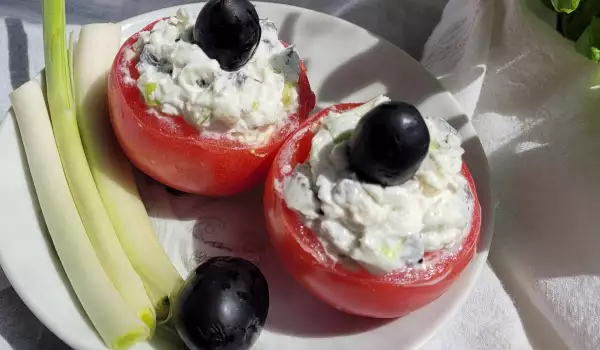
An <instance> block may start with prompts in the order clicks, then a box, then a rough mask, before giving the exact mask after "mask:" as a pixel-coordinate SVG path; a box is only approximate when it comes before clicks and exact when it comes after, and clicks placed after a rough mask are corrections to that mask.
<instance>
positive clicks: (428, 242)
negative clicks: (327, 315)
mask: <svg viewBox="0 0 600 350" xmlns="http://www.w3.org/2000/svg"><path fill="white" fill-rule="evenodd" d="M462 154H463V149H462V148H461V139H460V136H459V135H458V133H457V132H456V131H455V130H454V129H452V127H451V126H450V125H448V124H447V123H446V122H444V121H442V120H438V119H434V118H423V117H422V116H421V115H420V113H419V111H418V110H417V109H416V108H415V107H413V106H411V105H408V104H406V103H398V102H391V101H389V99H387V98H386V97H384V96H380V97H378V98H375V99H374V100H372V101H369V102H367V103H365V104H341V105H337V106H333V107H331V108H328V109H326V110H323V111H321V112H320V113H318V114H317V115H315V116H314V117H311V118H310V119H309V120H307V121H306V122H305V123H304V124H303V125H302V126H301V127H300V129H299V130H298V131H297V132H296V133H295V134H294V135H292V136H291V137H290V138H289V139H288V141H286V143H285V144H284V146H283V147H282V148H281V150H280V151H279V153H278V155H277V156H276V158H275V160H274V163H273V165H272V167H271V170H270V172H269V175H268V177H267V181H266V186H265V193H264V206H265V217H266V222H267V228H268V231H269V234H270V237H271V241H272V243H273V246H274V248H275V250H276V251H277V253H278V255H279V257H280V259H281V260H282V262H283V263H284V265H285V266H286V267H287V269H288V270H289V271H290V272H291V274H293V276H294V277H295V279H296V280H297V281H298V282H299V283H300V284H301V285H302V286H304V287H305V288H306V289H307V290H308V291H310V292H311V293H312V294H314V295H315V296H317V297H318V298H320V299H321V300H323V301H324V302H326V303H327V304H329V305H331V306H333V307H335V308H338V309H340V310H342V311H345V312H348V313H352V314H356V315H361V316H368V317H375V318H394V317H400V316H403V315H405V314H407V313H409V312H411V311H414V310H416V309H418V308H420V307H422V306H424V305H426V304H428V303H430V302H432V301H433V300H435V299H436V298H438V297H439V296H440V295H442V294H443V293H444V292H445V291H446V290H447V289H448V288H449V287H450V285H451V284H452V283H453V282H454V281H455V280H456V279H457V278H458V277H459V275H460V273H461V272H462V271H463V270H464V269H465V268H466V266H467V265H468V264H469V262H470V260H471V259H472V257H473V256H474V254H475V249H476V243H477V240H478V236H479V229H480V222H481V220H480V213H481V210H480V206H479V202H478V200H477V193H476V190H475V184H474V182H473V179H472V177H471V175H470V174H469V170H468V169H467V167H466V165H465V164H464V163H463V162H462Z"/></svg>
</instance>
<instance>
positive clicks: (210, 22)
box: [194, 0, 261, 71]
mask: <svg viewBox="0 0 600 350" xmlns="http://www.w3.org/2000/svg"><path fill="white" fill-rule="evenodd" d="M260 36H261V28H260V20H259V18H258V14H257V13H256V9H255V8H254V5H252V4H251V3H250V1H248V0H210V1H208V2H207V3H206V4H205V5H204V7H203V8H202V10H201V11H200V13H199V14H198V18H197V19H196V24H195V26H194V42H195V43H196V44H197V45H198V46H200V48H201V49H202V50H203V51H204V53H206V55H207V56H208V57H210V58H213V59H215V60H217V61H218V62H219V65H220V66H221V68H222V69H223V70H226V71H234V70H237V69H239V68H241V67H242V66H243V65H244V64H246V63H247V62H248V61H249V60H250V59H251V58H252V56H253V55H254V52H256V48H257V47H258V43H259V42H260Z"/></svg>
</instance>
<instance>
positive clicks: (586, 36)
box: [575, 17, 600, 63]
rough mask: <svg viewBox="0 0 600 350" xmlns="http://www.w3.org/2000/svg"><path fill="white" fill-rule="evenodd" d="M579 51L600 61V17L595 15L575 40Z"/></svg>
mask: <svg viewBox="0 0 600 350" xmlns="http://www.w3.org/2000/svg"><path fill="white" fill-rule="evenodd" d="M575 49H576V50H577V52H579V53H581V54H582V55H584V56H586V57H587V58H589V59H591V60H593V61H595V62H598V63H600V18H598V17H595V18H594V19H593V20H592V22H591V23H590V24H589V25H588V26H587V28H586V29H585V30H584V31H583V33H582V34H581V36H580V37H579V39H578V40H577V41H576V42H575Z"/></svg>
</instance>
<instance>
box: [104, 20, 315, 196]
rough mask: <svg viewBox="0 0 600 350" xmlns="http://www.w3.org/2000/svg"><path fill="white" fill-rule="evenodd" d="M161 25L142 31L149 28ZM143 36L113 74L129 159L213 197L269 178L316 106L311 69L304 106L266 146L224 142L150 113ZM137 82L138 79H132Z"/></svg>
mask: <svg viewBox="0 0 600 350" xmlns="http://www.w3.org/2000/svg"><path fill="white" fill-rule="evenodd" d="M155 23H156V22H154V23H152V24H150V25H148V26H146V27H145V28H144V29H143V30H150V29H151V28H152V27H153V26H154V24H155ZM138 36H139V33H136V34H134V35H133V36H132V37H130V38H129V39H128V40H127V41H126V42H125V43H124V44H123V46H122V47H121V49H120V50H119V52H118V54H117V56H116V58H115V60H114V62H113V66H112V69H111V72H110V75H109V78H108V79H109V85H108V86H109V88H108V97H109V104H110V114H111V121H112V126H113V129H114V131H115V134H116V136H117V139H118V140H119V143H120V145H121V147H122V148H123V150H124V152H125V154H126V155H127V157H128V158H129V159H130V160H131V162H132V163H133V164H134V165H135V166H136V167H138V168H139V169H140V170H142V171H143V172H144V173H146V174H147V175H149V176H151V177H153V178H154V179H156V180H157V181H159V182H162V183H163V184H165V185H168V186H170V187H173V188H175V189H178V190H181V191H185V192H190V193H196V194H203V195H212V196H225V195H232V194H236V193H239V192H241V191H244V190H246V189H248V188H251V187H253V186H254V185H256V184H258V183H259V182H260V181H262V180H264V178H265V176H266V174H267V172H268V170H269V166H270V165H271V163H272V161H273V158H274V157H275V155H276V154H277V151H278V150H279V148H280V147H281V145H282V144H283V142H284V141H285V139H286V138H287V137H288V136H289V135H290V134H291V133H292V132H293V131H294V130H295V129H296V128H297V127H298V125H300V123H301V122H302V121H304V120H305V119H306V118H307V117H308V114H309V113H310V111H311V110H312V109H313V108H314V106H315V95H314V93H313V92H312V90H311V89H310V84H309V82H308V77H307V75H306V69H305V67H304V65H303V64H302V63H301V68H302V70H301V74H300V80H299V83H298V88H297V91H298V97H299V107H298V109H297V111H296V113H294V114H291V115H289V116H288V119H287V120H286V122H285V125H283V126H282V127H280V128H279V129H278V130H276V131H275V132H274V133H273V135H272V137H271V139H270V140H269V141H268V142H267V143H266V144H264V145H261V146H258V147H251V146H248V145H247V144H244V143H241V142H238V141H233V140H229V139H225V138H219V139H216V138H209V137H205V136H201V135H200V132H199V131H198V130H197V129H196V128H194V127H193V126H191V125H189V124H188V123H186V122H185V121H184V119H183V118H182V117H180V116H169V115H165V114H163V113H160V112H158V111H156V110H150V109H149V108H148V106H147V105H146V103H145V101H144V98H143V96H142V94H141V93H140V92H139V90H138V88H137V86H136V84H135V80H137V78H138V77H139V73H138V70H137V68H136V64H137V62H138V60H139V59H138V58H137V57H134V58H132V59H128V58H130V57H131V56H132V54H133V51H131V50H132V48H133V44H134V43H135V42H136V41H137V39H138ZM132 79H133V80H132Z"/></svg>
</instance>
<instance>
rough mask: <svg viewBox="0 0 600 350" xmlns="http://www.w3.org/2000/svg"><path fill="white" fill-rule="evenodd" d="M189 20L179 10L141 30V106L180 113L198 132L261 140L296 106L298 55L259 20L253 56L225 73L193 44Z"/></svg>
mask: <svg viewBox="0 0 600 350" xmlns="http://www.w3.org/2000/svg"><path fill="white" fill-rule="evenodd" d="M193 24H194V23H193V19H191V18H190V16H189V15H188V13H187V12H186V11H184V10H182V9H180V10H178V11H177V14H176V15H175V16H173V17H170V18H168V19H166V20H161V21H159V22H158V23H156V25H155V26H154V27H153V28H152V30H151V31H142V32H140V34H139V38H138V41H137V42H136V44H135V46H134V48H135V51H136V52H137V54H138V56H139V58H140V60H139V63H138V64H137V69H138V71H139V73H140V77H139V79H138V80H137V87H138V89H139V90H140V92H141V93H142V95H144V98H145V100H146V104H147V105H148V106H149V107H150V108H157V109H159V110H160V111H162V112H163V113H165V114H168V115H172V116H173V117H178V116H183V118H185V120H186V122H187V123H189V124H191V125H193V126H194V127H196V128H197V129H198V130H199V131H201V132H202V133H206V134H212V135H213V136H215V135H216V136H222V135H225V136H227V137H231V138H235V139H239V140H242V141H244V142H249V143H251V142H255V141H258V142H260V141H264V140H265V138H267V137H268V136H269V134H270V133H271V132H272V131H273V130H274V129H276V128H277V126H278V125H279V124H280V123H282V122H284V121H285V119H286V117H287V116H288V114H289V113H291V112H294V111H295V110H296V108H297V106H298V94H297V91H296V86H295V84H296V82H297V81H298V74H299V72H300V67H299V57H298V54H297V53H296V52H295V50H294V48H293V47H291V48H287V49H286V48H285V47H284V45H283V44H282V43H281V42H280V41H279V39H278V37H277V35H278V33H277V28H275V25H274V24H273V23H272V22H269V21H264V20H261V23H260V25H261V30H262V35H261V40H260V43H259V45H258V48H257V49H256V52H255V54H254V56H253V57H252V58H251V60H250V61H249V62H248V63H246V64H245V65H244V66H243V67H242V68H240V69H239V70H237V71H233V72H228V71H224V70H222V69H221V68H220V66H219V63H218V62H217V61H216V60H214V59H211V58H209V57H208V56H207V55H206V54H205V53H204V51H203V50H202V49H201V48H200V47H199V46H198V45H196V44H194V43H193V42H192V33H193Z"/></svg>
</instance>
